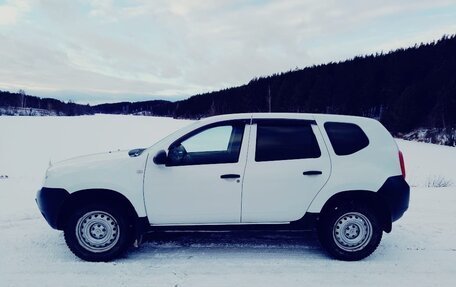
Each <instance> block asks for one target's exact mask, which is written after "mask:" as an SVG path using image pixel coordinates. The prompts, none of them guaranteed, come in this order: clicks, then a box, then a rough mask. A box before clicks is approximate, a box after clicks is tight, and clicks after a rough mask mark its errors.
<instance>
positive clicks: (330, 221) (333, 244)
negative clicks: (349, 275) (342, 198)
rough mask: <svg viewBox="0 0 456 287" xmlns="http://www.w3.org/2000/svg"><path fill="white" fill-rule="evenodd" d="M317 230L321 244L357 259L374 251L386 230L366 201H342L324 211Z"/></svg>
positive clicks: (334, 252) (335, 254)
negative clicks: (363, 202) (357, 203)
mask: <svg viewBox="0 0 456 287" xmlns="http://www.w3.org/2000/svg"><path fill="white" fill-rule="evenodd" d="M318 232H319V238H320V242H321V244H322V246H323V247H324V248H325V249H326V250H327V251H328V253H329V254H330V255H331V256H333V257H334V258H337V259H340V260H346V261H354V260H361V259H363V258H365V257H367V256H369V255H370V254H372V252H374V251H375V249H376V248H377V247H378V245H379V244H380V241H381V239H382V233H383V230H382V228H381V224H380V222H379V219H378V216H377V215H376V214H375V212H373V210H372V209H370V208H368V207H367V206H363V205H355V204H341V205H339V206H337V207H334V208H332V209H330V210H328V211H327V212H326V214H324V215H323V218H322V220H321V222H320V224H319V230H318Z"/></svg>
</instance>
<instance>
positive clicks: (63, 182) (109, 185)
mask: <svg viewBox="0 0 456 287" xmlns="http://www.w3.org/2000/svg"><path fill="white" fill-rule="evenodd" d="M145 132H146V131H145ZM147 132H153V131H147ZM37 203H38V206H39V209H40V210H41V212H42V214H43V215H44V217H45V218H46V220H47V222H48V223H49V224H50V225H51V226H52V227H53V228H56V229H59V230H64V235H65V240H66V243H67V244H68V246H69V248H70V249H71V251H72V252H73V253H74V254H76V255H77V256H79V257H80V258H82V259H85V260H89V261H107V260H111V259H114V258H116V257H117V256H119V255H120V254H121V253H122V252H124V251H125V250H126V249H127V248H128V247H129V246H130V245H131V244H132V243H133V242H134V241H135V240H137V241H138V242H139V241H140V239H141V238H142V235H143V234H144V233H145V232H153V231H157V230H179V229H204V230H233V229H253V228H255V229H280V230H284V229H308V228H309V227H311V226H315V227H316V229H317V231H318V235H319V238H320V241H321V243H322V245H323V247H324V248H325V249H326V250H327V251H328V253H329V254H330V255H332V256H333V257H335V258H338V259H342V260H359V259H362V258H364V257H366V256H368V255H370V254H371V253H372V252H373V251H374V250H375V249H376V248H377V246H378V244H379V243H380V240H381V237H382V233H383V231H385V232H390V231H391V228H392V222H393V221H395V220H397V219H399V218H400V217H401V216H402V214H403V213H404V212H405V210H406V209H407V208H408V203H409V186H408V184H407V183H406V181H405V169H404V162H403V158H402V154H401V152H400V151H399V150H398V147H397V145H396V142H395V141H394V139H393V138H392V136H391V135H390V133H389V132H388V131H387V130H386V129H385V128H384V127H383V126H382V125H381V124H380V123H379V122H378V121H375V120H372V119H368V118H362V117H352V116H340V115H322V114H288V113H287V114H285V113H283V114H282V113H277V114H276V113H272V114H271V113H269V114H264V113H258V114H232V115H223V116H216V117H210V118H206V119H204V120H200V121H197V122H195V123H193V124H191V125H190V126H188V127H186V128H184V129H182V130H179V131H177V132H175V133H173V134H172V135H169V136H168V137H166V138H164V139H162V140H161V141H159V142H158V143H156V144H154V145H153V146H151V147H149V148H147V149H135V150H131V151H118V152H109V153H104V154H94V155H89V156H85V157H78V158H74V159H70V160H66V161H63V162H60V163H57V164H55V165H53V166H52V167H50V168H49V169H48V170H47V172H46V180H45V183H44V187H43V188H42V189H41V190H40V191H39V192H38V194H37Z"/></svg>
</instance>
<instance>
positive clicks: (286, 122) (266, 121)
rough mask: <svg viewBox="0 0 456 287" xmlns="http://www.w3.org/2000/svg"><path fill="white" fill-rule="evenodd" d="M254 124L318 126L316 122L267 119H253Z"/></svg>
mask: <svg viewBox="0 0 456 287" xmlns="http://www.w3.org/2000/svg"><path fill="white" fill-rule="evenodd" d="M252 124H268V125H287V126H293V125H294V126H302V125H316V124H317V122H316V121H315V120H302V119H280V118H278V119H274V118H265V119H252Z"/></svg>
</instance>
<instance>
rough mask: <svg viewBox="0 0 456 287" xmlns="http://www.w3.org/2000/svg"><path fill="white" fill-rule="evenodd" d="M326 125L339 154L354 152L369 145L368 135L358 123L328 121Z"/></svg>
mask: <svg viewBox="0 0 456 287" xmlns="http://www.w3.org/2000/svg"><path fill="white" fill-rule="evenodd" d="M324 126H325V130H326V133H327V134H328V137H329V141H330V142H331V145H332V147H333V149H334V152H335V153H336V154H337V155H350V154H354V153H356V152H358V151H360V150H362V149H363V148H365V147H367V146H368V145H369V139H368V137H367V136H366V134H365V133H364V131H363V130H362V129H361V128H360V127H359V126H358V125H355V124H352V123H338V122H327V123H325V125H324Z"/></svg>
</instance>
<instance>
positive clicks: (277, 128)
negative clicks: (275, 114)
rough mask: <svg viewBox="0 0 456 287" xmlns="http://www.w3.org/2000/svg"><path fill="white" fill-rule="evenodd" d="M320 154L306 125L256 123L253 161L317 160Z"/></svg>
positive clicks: (308, 126) (310, 128)
mask: <svg viewBox="0 0 456 287" xmlns="http://www.w3.org/2000/svg"><path fill="white" fill-rule="evenodd" d="M320 155H321V152H320V148H319V146H318V142H317V139H316V138H315V134H314V133H313V131H312V127H311V125H310V124H308V123H304V124H296V123H294V124H287V123H286V122H285V123H267V124H262V123H258V125H257V142H256V151H255V161H257V162H259V161H273V160H291V159H304V158H318V157H320Z"/></svg>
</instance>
